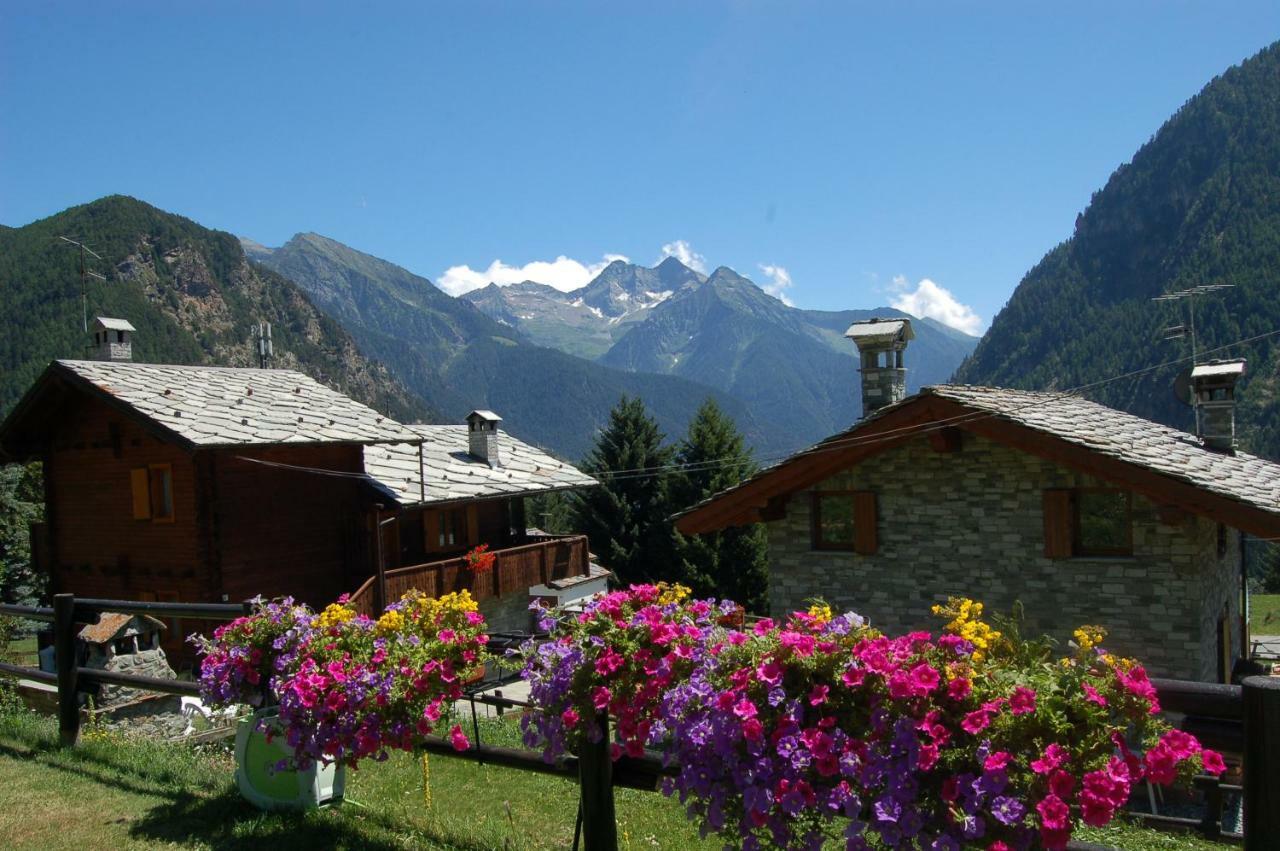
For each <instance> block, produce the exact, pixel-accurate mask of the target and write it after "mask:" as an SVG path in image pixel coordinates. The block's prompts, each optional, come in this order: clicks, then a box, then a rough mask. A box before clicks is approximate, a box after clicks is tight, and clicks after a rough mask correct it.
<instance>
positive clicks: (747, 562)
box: [671, 399, 769, 612]
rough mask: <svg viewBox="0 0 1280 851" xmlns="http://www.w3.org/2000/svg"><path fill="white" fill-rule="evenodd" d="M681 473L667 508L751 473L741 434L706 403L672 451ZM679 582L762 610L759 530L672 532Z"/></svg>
mask: <svg viewBox="0 0 1280 851" xmlns="http://www.w3.org/2000/svg"><path fill="white" fill-rule="evenodd" d="M676 462H677V464H678V465H680V467H681V468H682V469H680V471H679V472H678V473H676V475H675V476H673V481H672V487H671V490H672V504H673V506H674V508H673V510H681V509H684V508H688V507H689V506H691V505H693V504H695V503H697V502H700V501H702V500H703V499H706V498H707V497H709V496H711V495H712V494H715V493H718V492H720V491H722V490H724V489H725V488H728V487H732V486H733V485H736V484H738V483H739V482H741V481H742V480H743V479H746V478H747V477H749V476H751V475H752V474H753V473H754V472H755V471H756V466H755V463H754V462H753V461H752V460H751V455H750V453H749V452H748V451H747V448H746V442H745V440H744V439H743V437H742V434H741V433H740V432H739V431H738V429H737V427H736V426H735V425H734V422H733V420H731V419H730V418H729V417H727V416H725V414H724V413H723V412H722V411H721V410H720V408H719V406H718V405H716V403H715V401H713V400H712V399H707V401H705V402H703V404H702V407H700V408H699V409H698V412H697V414H695V415H694V417H693V420H692V421H691V422H690V423H689V432H688V434H687V435H686V436H685V438H684V440H682V441H681V442H680V445H679V446H678V448H677V450H676ZM675 541H676V551H677V556H678V560H679V564H680V568H681V571H682V573H683V580H682V581H684V582H685V583H686V584H688V585H689V586H690V587H692V588H693V590H694V592H695V593H697V594H698V595H700V596H707V595H710V596H715V597H719V598H725V599H730V600H733V601H735V602H737V603H740V604H742V605H743V606H745V607H746V608H747V609H748V610H749V611H752V612H764V611H765V610H766V609H767V607H768V584H769V563H768V553H767V542H766V540H765V531H764V527H763V526H761V525H760V524H753V525H751V526H739V527H735V528H730V529H723V530H721V531H718V532H711V533H709V534H705V535H694V536H692V537H688V538H686V537H684V536H683V535H681V534H680V533H679V532H676V533H675Z"/></svg>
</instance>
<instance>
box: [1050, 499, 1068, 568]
mask: <svg viewBox="0 0 1280 851" xmlns="http://www.w3.org/2000/svg"><path fill="white" fill-rule="evenodd" d="M1044 556H1045V558H1071V491H1069V490H1066V489H1062V488H1058V489H1052V490H1046V491H1045V492H1044Z"/></svg>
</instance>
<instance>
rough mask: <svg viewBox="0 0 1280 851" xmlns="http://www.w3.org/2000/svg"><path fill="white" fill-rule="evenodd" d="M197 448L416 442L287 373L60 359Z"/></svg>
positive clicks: (394, 425) (401, 429)
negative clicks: (283, 444)
mask: <svg viewBox="0 0 1280 851" xmlns="http://www.w3.org/2000/svg"><path fill="white" fill-rule="evenodd" d="M57 365H58V366H59V367H60V368H62V369H63V370H66V371H68V372H70V373H72V374H73V375H74V376H76V377H78V378H80V379H82V380H83V381H85V382H88V383H89V384H90V385H92V386H93V387H94V388H96V389H97V390H99V391H100V392H102V393H105V394H106V395H108V396H110V397H112V398H113V399H114V400H115V401H117V402H120V403H123V404H124V405H127V406H128V407H130V408H132V409H134V410H135V411H136V412H137V413H139V414H141V415H142V416H143V417H146V418H147V419H149V420H152V421H153V422H156V423H158V424H160V425H161V426H163V427H164V428H166V429H168V430H169V431H171V432H173V433H174V434H176V435H177V436H178V437H179V438H181V439H182V440H185V441H187V442H188V443H190V444H192V445H193V446H195V447H213V446H246V445H255V444H268V445H269V444H280V443H290V444H292V443H377V442H382V441H403V440H416V439H417V434H416V433H415V432H413V431H411V430H410V429H408V428H406V427H405V426H403V425H401V424H400V423H398V422H396V421H395V420H393V419H391V418H390V417H385V416H383V415H382V414H379V413H378V412H377V411H375V410H373V409H372V408H369V407H366V406H365V405H362V404H360V403H359V402H357V401H355V400H354V399H350V398H348V397H346V396H344V395H342V394H341V393H339V392H337V391H336V390H330V389H329V388H328V387H325V386H324V385H323V384H320V383H319V382H317V381H314V380H312V379H311V378H308V377H307V376H305V375H303V374H302V373H300V372H295V371H293V370H288V369H238V368H232V367H214V366H176V365H167V364H142V363H121V362H106V361H74V360H60V361H58V362H57Z"/></svg>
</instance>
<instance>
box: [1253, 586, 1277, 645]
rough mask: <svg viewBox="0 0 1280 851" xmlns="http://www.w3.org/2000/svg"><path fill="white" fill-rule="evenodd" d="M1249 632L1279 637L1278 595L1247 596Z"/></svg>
mask: <svg viewBox="0 0 1280 851" xmlns="http://www.w3.org/2000/svg"><path fill="white" fill-rule="evenodd" d="M1249 618H1250V619H1249V632H1250V634H1252V635H1280V594H1250V595H1249Z"/></svg>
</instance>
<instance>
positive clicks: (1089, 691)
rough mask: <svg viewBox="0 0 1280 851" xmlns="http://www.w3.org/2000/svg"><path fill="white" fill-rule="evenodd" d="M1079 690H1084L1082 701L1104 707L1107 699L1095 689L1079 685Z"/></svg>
mask: <svg viewBox="0 0 1280 851" xmlns="http://www.w3.org/2000/svg"><path fill="white" fill-rule="evenodd" d="M1080 688H1082V689H1083V690H1084V699H1085V700H1087V701H1089V702H1090V703H1096V704H1098V705H1099V706H1106V705H1107V699H1106V698H1105V697H1103V696H1102V695H1101V694H1100V693H1099V692H1098V690H1097V689H1096V688H1094V687H1093V686H1091V685H1089V684H1088V683H1081V684H1080Z"/></svg>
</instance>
